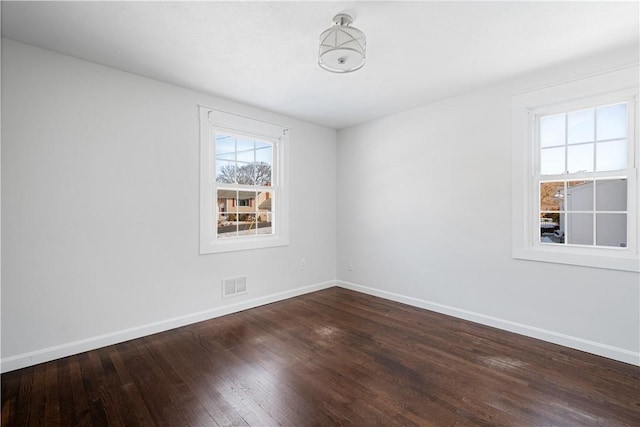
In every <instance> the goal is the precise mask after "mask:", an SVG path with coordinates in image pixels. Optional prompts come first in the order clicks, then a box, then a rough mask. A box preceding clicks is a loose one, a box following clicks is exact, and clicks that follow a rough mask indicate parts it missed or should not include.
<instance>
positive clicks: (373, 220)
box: [337, 48, 640, 364]
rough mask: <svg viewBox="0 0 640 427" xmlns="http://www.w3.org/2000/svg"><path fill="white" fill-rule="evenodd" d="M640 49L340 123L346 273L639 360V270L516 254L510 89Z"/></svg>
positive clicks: (622, 59)
mask: <svg viewBox="0 0 640 427" xmlns="http://www.w3.org/2000/svg"><path fill="white" fill-rule="evenodd" d="M637 61H638V53H637V48H632V49H622V50H620V51H619V52H609V53H608V54H606V55H601V56H599V57H597V58H586V59H583V60H581V61H579V62H576V63H574V64H565V65H563V66H559V67H556V68H554V69H553V70H543V71H540V72H537V73H534V74H532V75H530V76H527V77H526V78H522V79H519V80H517V81H513V82H509V83H505V84H503V85H500V86H496V87H492V88H487V89H485V90H480V91H476V92H473V93H468V94H465V95H462V96H459V97H455V98H452V99H447V100H444V101H442V102H438V103H435V104H432V105H426V106H423V107H420V108H416V109H413V110H410V111H406V112H402V113H399V114H395V115H392V116H389V117H385V118H381V119H379V120H374V121H371V122H368V123H365V124H362V125H359V126H354V127H352V128H348V129H344V130H341V131H339V132H338V183H339V187H338V194H337V197H338V203H337V206H338V216H337V217H338V222H337V233H338V255H337V258H338V261H337V262H338V264H337V271H338V279H339V284H342V285H343V286H346V287H350V288H352V289H356V290H360V291H364V292H368V293H371V294H374V295H380V296H384V297H387V298H391V299H395V300H398V301H403V302H407V303H410V304H413V305H417V306H421V307H425V308H430V309H433V310H436V311H440V312H444V313H448V314H452V315H455V316H459V317H463V318H467V319H471V320H475V321H479V322H482V323H485V324H489V325H494V326H497V327H500V328H504V329H507V330H512V331H516V332H519V333H523V334H526V335H530V336H535V337H539V338H543V339H547V340H550V341H553V342H557V343H561V344H564V345H568V346H572V347H575V348H580V349H583V350H586V351H591V352H594V353H597V354H601V355H605V356H608V357H613V358H616V359H619V360H624V361H627V362H630V363H636V364H638V363H640V356H639V350H640V291H639V288H640V275H638V274H637V273H631V272H623V271H613V270H604V269H595V268H585V267H575V266H567V265H559V264H548V263H539V262H532V261H521V260H515V259H512V258H511V110H510V108H511V97H512V95H514V94H516V93H519V92H522V91H525V90H530V89H532V88H537V87H540V86H543V85H548V84H551V83H556V82H560V81H565V80H567V79H572V78H578V77H583V76H585V75H588V74H590V73H593V72H599V71H602V70H606V69H608V68H612V67H617V66H622V65H624V64H629V63H637ZM349 262H351V263H352V265H353V270H352V271H350V270H349V269H348V265H349Z"/></svg>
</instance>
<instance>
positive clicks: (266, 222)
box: [257, 191, 273, 234]
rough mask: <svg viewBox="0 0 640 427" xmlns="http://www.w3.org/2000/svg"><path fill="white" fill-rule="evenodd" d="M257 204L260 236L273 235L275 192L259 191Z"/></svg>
mask: <svg viewBox="0 0 640 427" xmlns="http://www.w3.org/2000/svg"><path fill="white" fill-rule="evenodd" d="M257 202H258V203H257V209H258V210H257V215H258V218H257V221H258V234H273V226H272V223H273V205H272V204H273V192H271V191H259V192H258V194H257Z"/></svg>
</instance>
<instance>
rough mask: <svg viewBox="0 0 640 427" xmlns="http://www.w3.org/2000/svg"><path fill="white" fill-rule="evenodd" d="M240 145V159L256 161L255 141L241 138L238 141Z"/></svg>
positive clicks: (240, 160) (242, 160)
mask: <svg viewBox="0 0 640 427" xmlns="http://www.w3.org/2000/svg"><path fill="white" fill-rule="evenodd" d="M237 146H238V153H237V156H238V161H239V162H246V163H253V162H255V149H254V143H253V141H251V140H246V139H239V140H238V142H237Z"/></svg>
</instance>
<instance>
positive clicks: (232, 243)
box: [199, 105, 289, 254]
mask: <svg viewBox="0 0 640 427" xmlns="http://www.w3.org/2000/svg"><path fill="white" fill-rule="evenodd" d="M199 117H200V254H210V253H220V252H231V251H242V250H251V249H260V248H269V247H277V246H286V245H288V244H289V195H288V192H289V186H288V182H287V180H288V174H287V173H286V171H287V169H288V163H287V162H288V156H287V151H288V146H289V128H288V127H286V126H282V125H278V124H274V123H269V122H266V121H263V120H258V119H253V118H249V117H244V116H241V115H238V114H233V113H227V112H223V111H218V110H215V109H212V108H210V107H206V106H202V105H201V106H199ZM216 133H222V134H228V135H232V136H244V137H247V138H252V139H253V138H255V139H258V140H262V141H265V142H269V143H271V144H273V164H272V170H271V173H272V176H271V186H269V187H268V191H270V192H271V196H270V197H273V201H272V203H273V208H272V209H273V217H274V218H273V221H272V227H273V233H272V234H256V235H254V236H237V237H227V238H218V237H217V194H218V187H224V188H228V187H237V188H238V189H240V190H249V191H257V190H261V189H263V188H262V186H250V185H242V184H227V183H218V182H216V151H215V150H216V141H215V136H216Z"/></svg>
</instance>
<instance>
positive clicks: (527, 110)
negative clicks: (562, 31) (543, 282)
mask: <svg viewBox="0 0 640 427" xmlns="http://www.w3.org/2000/svg"><path fill="white" fill-rule="evenodd" d="M623 95H624V96H623ZM631 97H632V98H633V99H632V100H630V102H632V103H630V104H629V105H630V114H633V120H632V123H633V129H630V130H629V139H628V143H629V164H628V168H627V169H626V170H625V171H624V174H625V175H627V176H628V181H627V185H628V188H627V194H628V200H627V202H628V208H627V210H628V212H629V219H628V239H629V241H628V243H629V244H628V246H627V248H626V249H622V248H603V247H580V246H572V245H548V244H542V243H540V242H539V234H540V230H539V224H538V227H535V224H534V217H533V216H532V215H534V212H535V213H536V215H538V204H539V199H535V197H536V196H538V193H539V188H536V185H537V183H538V181H537V180H535V179H534V177H535V174H536V171H537V169H536V168H537V164H538V163H537V162H538V161H539V160H538V151H539V147H538V143H537V141H536V135H535V133H536V132H537V130H536V127H535V123H536V115H538V116H539V115H540V114H542V112H543V111H544V113H545V114H548V113H552V112H554V111H557V112H560V111H568V110H567V109H566V108H567V107H569V110H570V109H571V106H572V105H573V106H581V105H587V104H593V103H599V102H600V101H602V100H604V101H603V103H607V102H608V101H607V100H611V99H616V100H622V98H631ZM579 108H580V107H578V109H579ZM512 149H513V153H512V154H513V158H512V233H513V234H512V256H513V258H516V259H523V260H533V261H543V262H551V263H560V264H571V265H579V266H587V267H596V268H607V269H615V270H623V271H634V272H640V256H639V249H638V246H640V227H639V224H638V222H639V217H640V197H637V194H638V165H639V164H640V161H639V152H640V146H639V144H638V66H633V67H627V68H622V69H618V70H615V71H612V72H607V73H602V74H599V75H596V76H592V77H588V78H583V79H579V80H574V81H570V82H565V83H561V84H558V85H553V86H548V87H544V88H541V89H536V90H533V91H530V92H525V93H521V94H517V95H515V96H514V97H513V99H512ZM567 177H569V176H568V175H567V176H565V178H567Z"/></svg>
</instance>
